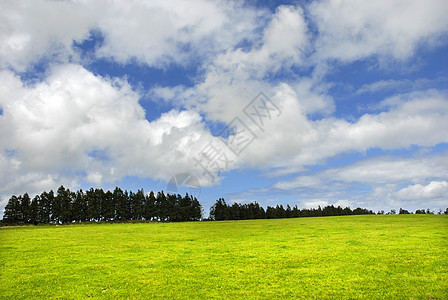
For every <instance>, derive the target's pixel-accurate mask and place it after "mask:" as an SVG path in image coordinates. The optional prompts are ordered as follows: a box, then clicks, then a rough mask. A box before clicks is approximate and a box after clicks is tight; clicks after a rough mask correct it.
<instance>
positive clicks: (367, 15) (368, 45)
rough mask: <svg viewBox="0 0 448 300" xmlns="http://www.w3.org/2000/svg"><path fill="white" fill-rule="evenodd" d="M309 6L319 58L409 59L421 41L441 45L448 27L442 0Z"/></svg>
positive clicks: (318, 4) (345, 1)
mask: <svg viewBox="0 0 448 300" xmlns="http://www.w3.org/2000/svg"><path fill="white" fill-rule="evenodd" d="M309 9H310V14H311V16H312V19H313V20H314V21H315V22H316V25H317V29H318V30H319V40H318V41H317V46H316V48H317V49H318V50H317V53H316V56H317V58H319V59H338V60H341V61H345V62H350V61H355V60H358V59H363V58H366V57H369V56H372V55H379V56H388V57H389V56H390V57H393V58H395V59H399V60H405V59H407V58H409V57H411V56H412V55H413V54H414V52H415V50H416V48H417V47H418V46H419V43H421V42H425V43H428V42H430V43H436V42H437V39H438V38H439V37H441V36H443V35H445V34H446V29H447V27H448V20H447V18H446V12H447V11H448V3H447V2H446V1H443V0H431V1H424V2H422V1H419V0H412V1H408V0H400V1H369V2H368V3H366V2H360V1H350V0H344V1H332V0H327V1H317V2H313V3H312V4H311V5H310V8H309Z"/></svg>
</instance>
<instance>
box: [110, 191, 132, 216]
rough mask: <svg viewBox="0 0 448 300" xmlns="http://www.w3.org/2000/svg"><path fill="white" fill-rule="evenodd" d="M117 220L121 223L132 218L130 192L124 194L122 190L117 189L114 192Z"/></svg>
mask: <svg viewBox="0 0 448 300" xmlns="http://www.w3.org/2000/svg"><path fill="white" fill-rule="evenodd" d="M113 197H114V203H115V209H116V218H117V220H120V221H125V220H128V219H129V218H130V212H129V207H128V192H127V191H126V192H123V190H122V189H120V188H119V187H116V188H115V190H114V192H113Z"/></svg>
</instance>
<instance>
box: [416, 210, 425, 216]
mask: <svg viewBox="0 0 448 300" xmlns="http://www.w3.org/2000/svg"><path fill="white" fill-rule="evenodd" d="M415 214H416V215H424V214H426V212H425V210H424V209H417V210H416V211H415Z"/></svg>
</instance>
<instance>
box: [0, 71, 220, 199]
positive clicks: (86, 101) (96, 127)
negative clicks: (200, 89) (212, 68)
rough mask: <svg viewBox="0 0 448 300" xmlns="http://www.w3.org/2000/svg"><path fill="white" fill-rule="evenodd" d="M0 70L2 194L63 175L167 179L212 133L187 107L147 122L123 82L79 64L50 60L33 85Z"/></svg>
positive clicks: (58, 179) (98, 180) (95, 180)
mask: <svg viewBox="0 0 448 300" xmlns="http://www.w3.org/2000/svg"><path fill="white" fill-rule="evenodd" d="M0 77H1V80H0V82H2V84H1V85H0V91H1V94H0V105H1V106H2V108H3V115H2V116H0V131H1V139H0V165H1V170H0V178H1V186H2V189H1V190H0V194H9V195H10V194H12V193H17V192H23V191H30V192H31V191H34V190H35V189H34V188H32V186H34V185H38V186H41V187H42V188H48V186H50V185H53V184H58V183H60V182H62V181H64V180H65V181H66V182H71V184H73V185H74V186H76V185H77V184H79V182H80V181H82V180H83V181H87V182H91V183H93V184H95V185H98V184H100V183H101V182H104V181H105V182H112V181H114V180H119V179H121V178H123V177H124V176H127V175H135V176H142V177H152V178H163V179H168V178H169V177H170V176H172V175H173V174H175V173H176V172H180V171H185V170H188V169H190V168H192V166H193V163H194V162H193V160H192V156H193V155H195V154H196V152H195V151H197V150H196V149H195V148H194V146H195V145H196V146H197V144H201V143H202V144H203V143H205V142H206V141H208V140H210V139H211V138H212V137H211V135H210V134H209V133H208V132H207V131H205V129H204V128H203V124H202V120H201V117H200V116H199V115H198V114H197V113H195V112H192V111H176V110H172V111H169V112H167V113H165V114H163V115H161V116H160V118H159V119H157V120H155V121H153V122H148V121H147V120H146V118H145V112H144V110H143V108H142V107H141V106H140V104H139V102H138V100H139V95H138V94H137V93H135V92H134V91H133V90H132V89H131V88H130V86H129V85H128V84H127V83H126V82H124V81H122V80H119V79H106V78H102V77H99V76H94V75H93V74H92V73H90V72H88V71H87V70H85V69H84V68H82V67H80V66H76V65H61V66H57V67H54V68H53V69H52V71H51V72H50V76H49V77H48V78H47V79H46V80H45V81H44V82H41V83H39V84H36V85H35V86H24V85H23V84H22V82H21V80H20V78H18V77H16V76H14V75H13V74H12V73H11V72H9V71H4V72H2V73H1V76H0ZM67 178H72V179H71V180H67ZM77 182H78V183H77ZM56 187H57V186H54V185H53V186H52V188H53V189H54V188H56Z"/></svg>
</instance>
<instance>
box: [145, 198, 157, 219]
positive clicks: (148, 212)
mask: <svg viewBox="0 0 448 300" xmlns="http://www.w3.org/2000/svg"><path fill="white" fill-rule="evenodd" d="M143 215H144V218H145V220H148V221H150V220H153V219H155V218H156V197H155V196H154V192H153V191H151V192H150V193H149V195H146V197H145V206H144V209H143Z"/></svg>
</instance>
